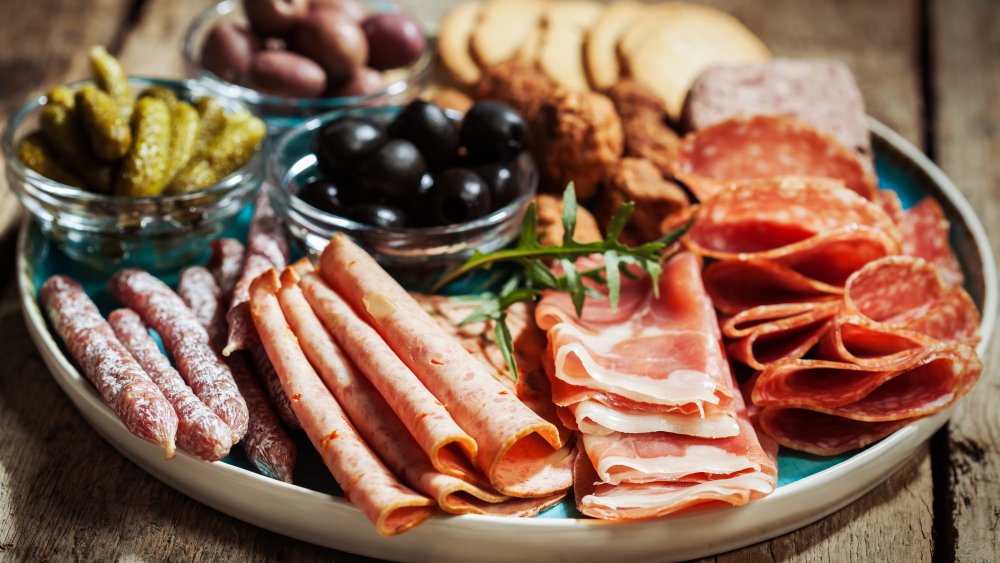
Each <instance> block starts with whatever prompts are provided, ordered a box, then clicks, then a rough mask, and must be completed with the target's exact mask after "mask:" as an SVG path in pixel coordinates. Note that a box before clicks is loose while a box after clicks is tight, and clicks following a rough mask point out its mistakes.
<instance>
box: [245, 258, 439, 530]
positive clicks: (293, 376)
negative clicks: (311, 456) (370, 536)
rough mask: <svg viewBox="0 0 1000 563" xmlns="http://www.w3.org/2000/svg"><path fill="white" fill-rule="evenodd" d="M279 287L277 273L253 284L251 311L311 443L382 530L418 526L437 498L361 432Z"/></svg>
mask: <svg viewBox="0 0 1000 563" xmlns="http://www.w3.org/2000/svg"><path fill="white" fill-rule="evenodd" d="M279 289H280V283H279V281H278V274H277V272H275V271H274V270H269V271H267V272H265V273H264V274H262V275H261V276H260V277H258V278H257V279H256V280H254V282H253V283H252V284H251V285H250V310H251V314H252V316H253V321H254V326H255V327H256V329H257V333H258V334H259V335H260V340H261V343H262V344H263V345H264V349H265V350H266V351H267V356H268V357H269V358H270V359H271V363H272V364H274V369H275V371H276V372H277V373H278V377H279V378H280V379H281V384H282V386H283V387H284V389H285V392H286V393H287V394H288V396H289V398H291V400H292V409H294V411H295V416H296V418H298V419H299V421H300V422H301V423H302V428H303V430H305V432H306V435H307V436H308V437H309V441H310V442H312V445H313V447H314V448H316V451H318V452H319V453H320V455H321V456H322V458H323V463H324V464H325V465H326V467H327V468H328V469H329V470H330V473H332V474H333V477H334V478H335V479H336V480H337V483H339V484H340V486H341V488H342V489H343V490H344V495H345V496H346V497H347V499H348V500H349V501H350V502H351V503H352V504H354V505H355V506H357V507H358V508H359V509H360V510H361V512H362V513H363V514H364V515H365V516H366V517H368V519H369V520H371V521H372V522H374V523H375V526H376V529H377V530H378V532H379V533H380V534H383V535H386V536H391V535H395V534H399V533H402V532H405V531H407V530H409V529H411V528H413V527H414V526H417V525H418V524H420V523H421V522H423V521H424V520H426V519H427V518H429V517H430V516H431V515H432V514H433V513H434V506H433V505H434V502H433V501H432V500H431V499H429V498H427V497H425V496H423V495H420V494H418V493H416V492H414V491H412V490H411V489H409V488H408V487H406V486H404V485H403V484H402V483H400V482H399V480H398V479H397V478H396V476H395V475H393V474H392V473H391V472H390V471H389V469H388V468H387V467H386V466H385V465H384V464H383V463H382V461H381V460H380V459H379V458H378V457H377V456H376V455H375V454H374V453H373V452H372V451H371V449H369V447H368V445H367V444H365V442H364V440H362V439H361V436H359V435H358V432H357V430H355V428H354V426H353V425H352V424H351V423H350V422H349V421H348V419H347V415H346V414H345V413H344V411H343V410H342V409H341V408H340V405H339V404H338V403H337V401H336V399H334V397H333V395H332V394H331V393H330V391H329V389H327V388H326V386H325V385H324V383H323V381H322V380H321V379H320V377H319V375H318V374H317V373H316V371H315V370H314V369H313V367H312V365H310V363H309V360H308V359H307V358H306V356H305V354H304V353H303V351H302V348H301V346H300V344H299V341H298V339H297V338H296V336H295V334H294V333H293V332H292V330H291V328H290V327H289V326H288V322H287V321H286V319H285V316H284V313H283V312H282V310H281V304H280V303H279V302H278V296H277V295H276V293H277V291H278V290H279Z"/></svg>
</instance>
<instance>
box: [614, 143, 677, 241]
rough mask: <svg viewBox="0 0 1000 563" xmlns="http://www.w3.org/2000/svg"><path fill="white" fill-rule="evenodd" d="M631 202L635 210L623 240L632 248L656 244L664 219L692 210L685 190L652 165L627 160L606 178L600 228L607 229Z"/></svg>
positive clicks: (646, 161) (621, 238)
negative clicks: (617, 214) (611, 221)
mask: <svg viewBox="0 0 1000 563" xmlns="http://www.w3.org/2000/svg"><path fill="white" fill-rule="evenodd" d="M629 201H631V202H634V203H635V209H634V210H633V212H632V215H631V217H629V220H628V222H627V223H626V224H625V229H624V230H623V231H622V234H621V237H620V240H621V241H622V242H623V243H625V244H628V245H636V244H641V243H644V242H650V241H653V240H656V239H657V238H659V237H660V236H661V232H660V223H661V222H662V221H663V219H664V218H665V217H667V216H669V215H672V214H674V213H675V212H676V211H678V210H680V209H683V208H685V207H687V206H688V197H687V194H686V193H685V192H684V190H683V189H681V187H680V186H678V185H677V184H676V183H674V182H672V181H670V180H666V179H664V178H663V176H662V175H660V171H659V170H658V169H657V167H656V166H655V165H654V164H653V163H652V162H650V161H649V160H646V159H642V158H631V157H626V158H623V159H621V161H620V162H619V163H618V164H617V165H616V166H615V167H614V169H612V171H611V173H609V174H608V176H607V177H606V178H605V181H604V186H603V188H602V190H601V198H600V200H598V203H597V209H596V215H597V220H598V224H600V225H602V226H604V227H605V228H606V227H607V225H608V221H610V220H611V217H613V216H614V214H615V212H616V211H617V210H618V207H619V206H621V205H622V204H623V203H626V202H629Z"/></svg>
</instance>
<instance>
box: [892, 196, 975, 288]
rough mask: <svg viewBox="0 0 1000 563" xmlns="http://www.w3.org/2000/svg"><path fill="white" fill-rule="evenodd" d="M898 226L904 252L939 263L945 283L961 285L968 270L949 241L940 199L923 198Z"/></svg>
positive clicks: (947, 227) (908, 211)
mask: <svg viewBox="0 0 1000 563" xmlns="http://www.w3.org/2000/svg"><path fill="white" fill-rule="evenodd" d="M899 228H900V231H902V235H903V253H904V254H909V255H910V256H916V257H918V258H923V259H924V260H927V261H928V262H930V263H932V264H934V265H935V266H937V267H938V270H939V271H940V272H941V277H942V278H943V279H944V281H945V283H946V284H948V285H953V286H961V285H962V283H963V282H964V281H965V274H964V273H963V272H962V264H961V263H960V262H959V261H958V257H956V256H955V252H954V251H952V249H951V245H949V244H948V232H949V229H950V226H949V224H948V219H946V218H945V216H944V210H943V209H941V204H940V203H938V202H937V201H936V200H935V199H934V198H931V197H925V198H924V199H922V200H920V201H919V202H917V204H916V205H914V206H913V207H911V208H909V209H907V210H906V212H905V213H904V214H903V217H902V222H901V223H900V226H899Z"/></svg>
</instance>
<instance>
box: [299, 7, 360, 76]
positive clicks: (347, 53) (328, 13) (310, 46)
mask: <svg viewBox="0 0 1000 563" xmlns="http://www.w3.org/2000/svg"><path fill="white" fill-rule="evenodd" d="M292 48H294V49H295V50H296V51H298V52H300V53H302V54H303V55H305V56H307V57H309V58H311V59H312V60H314V61H316V62H317V63H319V66H321V67H323V70H325V71H326V77H327V80H329V81H330V82H331V83H335V82H347V81H348V80H350V78H351V77H352V76H353V75H354V73H355V72H356V71H357V69H359V68H361V67H362V66H363V65H364V64H365V61H367V60H368V41H367V40H366V39H365V34H364V32H363V31H361V27H360V26H359V25H358V24H357V23H356V22H355V21H354V20H352V19H351V18H349V17H348V16H346V15H344V14H343V12H340V11H338V10H332V9H320V10H313V11H312V12H309V14H308V15H307V16H306V17H305V19H303V20H302V22H301V23H300V24H299V25H298V26H296V27H295V29H294V30H293V31H292Z"/></svg>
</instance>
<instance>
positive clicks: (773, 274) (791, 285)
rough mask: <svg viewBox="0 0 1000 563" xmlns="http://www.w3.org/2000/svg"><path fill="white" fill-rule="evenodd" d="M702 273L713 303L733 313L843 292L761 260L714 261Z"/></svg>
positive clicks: (813, 300)
mask: <svg viewBox="0 0 1000 563" xmlns="http://www.w3.org/2000/svg"><path fill="white" fill-rule="evenodd" d="M702 277H703V279H704V282H705V291H707V292H708V295H709V297H711V298H712V304H713V305H715V308H716V310H718V311H719V313H721V314H723V315H736V314H737V313H740V312H742V311H746V310H748V309H753V308H756V307H759V306H764V305H777V304H789V303H806V302H808V303H815V302H818V301H824V300H831V299H838V298H839V297H840V296H841V295H843V293H844V290H843V288H841V287H837V286H833V285H829V284H825V283H823V282H820V281H817V280H814V279H812V278H808V277H806V276H803V275H802V274H800V273H798V272H796V271H795V270H792V269H791V268H788V267H785V266H782V265H780V264H776V263H774V262H766V261H763V260H726V261H722V262H713V263H711V264H709V265H708V267H706V268H705V271H704V272H702Z"/></svg>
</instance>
